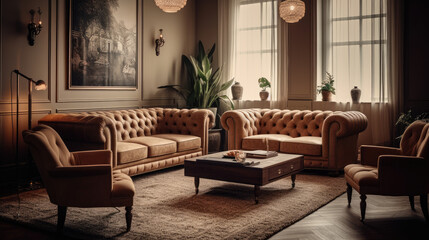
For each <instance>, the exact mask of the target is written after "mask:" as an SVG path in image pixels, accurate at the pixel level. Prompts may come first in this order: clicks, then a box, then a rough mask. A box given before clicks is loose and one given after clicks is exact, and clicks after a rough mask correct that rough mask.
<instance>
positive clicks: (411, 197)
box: [408, 196, 416, 211]
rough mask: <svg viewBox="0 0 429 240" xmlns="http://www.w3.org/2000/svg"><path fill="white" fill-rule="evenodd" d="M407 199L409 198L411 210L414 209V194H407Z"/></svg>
mask: <svg viewBox="0 0 429 240" xmlns="http://www.w3.org/2000/svg"><path fill="white" fill-rule="evenodd" d="M408 199H409V200H410V206H411V210H413V211H416V209H415V208H414V196H408Z"/></svg>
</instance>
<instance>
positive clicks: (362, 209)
mask: <svg viewBox="0 0 429 240" xmlns="http://www.w3.org/2000/svg"><path fill="white" fill-rule="evenodd" d="M365 211H366V195H365V194H361V195H360V216H361V217H360V221H361V222H363V221H364V220H365Z"/></svg>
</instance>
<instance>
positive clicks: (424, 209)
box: [420, 194, 429, 221]
mask: <svg viewBox="0 0 429 240" xmlns="http://www.w3.org/2000/svg"><path fill="white" fill-rule="evenodd" d="M420 206H421V207H422V212H423V215H424V216H425V219H426V221H429V215H428V195H427V194H423V195H420Z"/></svg>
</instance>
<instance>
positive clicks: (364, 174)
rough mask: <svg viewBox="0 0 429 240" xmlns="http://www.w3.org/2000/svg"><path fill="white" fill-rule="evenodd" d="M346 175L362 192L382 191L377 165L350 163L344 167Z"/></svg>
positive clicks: (348, 180)
mask: <svg viewBox="0 0 429 240" xmlns="http://www.w3.org/2000/svg"><path fill="white" fill-rule="evenodd" d="M344 175H345V178H346V180H347V182H348V183H349V184H350V185H352V186H353V187H355V188H356V189H357V190H358V191H359V192H360V193H364V194H368V193H373V194H378V193H379V191H380V187H379V186H380V185H379V184H380V183H379V180H378V169H377V167H374V166H368V165H361V164H349V165H347V166H345V167H344Z"/></svg>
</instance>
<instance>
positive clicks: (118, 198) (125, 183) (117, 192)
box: [111, 171, 136, 206]
mask: <svg viewBox="0 0 429 240" xmlns="http://www.w3.org/2000/svg"><path fill="white" fill-rule="evenodd" d="M112 175H113V177H112V193H111V200H112V203H114V205H125V206H130V202H129V201H130V200H131V205H132V200H133V196H134V194H135V191H136V190H135V188H134V183H133V180H132V179H131V177H130V176H128V175H126V174H124V173H121V172H120V171H113V173H112Z"/></svg>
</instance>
